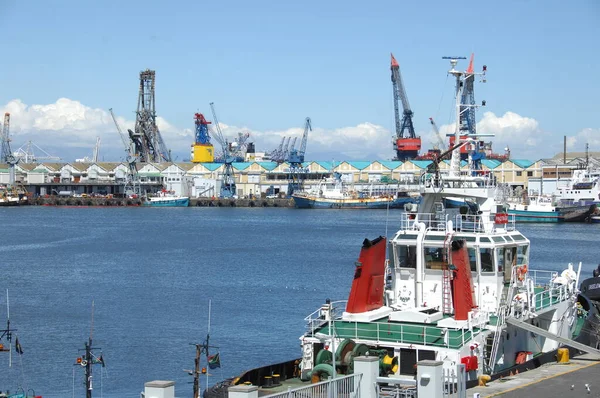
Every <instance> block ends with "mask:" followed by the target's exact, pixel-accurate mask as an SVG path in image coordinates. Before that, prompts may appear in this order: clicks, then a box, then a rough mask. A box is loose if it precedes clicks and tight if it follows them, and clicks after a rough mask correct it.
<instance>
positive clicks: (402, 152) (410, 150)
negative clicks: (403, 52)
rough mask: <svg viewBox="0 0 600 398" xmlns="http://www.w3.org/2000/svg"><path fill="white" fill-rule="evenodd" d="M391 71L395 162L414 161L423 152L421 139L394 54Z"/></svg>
mask: <svg viewBox="0 0 600 398" xmlns="http://www.w3.org/2000/svg"><path fill="white" fill-rule="evenodd" d="M391 56H392V62H391V67H390V69H391V71H392V86H393V89H394V117H395V122H396V138H395V139H394V141H393V143H394V150H395V151H396V158H395V160H401V161H405V160H409V159H414V158H416V157H417V156H418V155H419V151H420V150H421V138H420V137H417V135H416V134H415V127H414V126H413V121H412V117H413V111H412V110H411V109H410V104H409V102H408V97H407V96H406V90H405V89H404V83H403V82H402V75H401V74H400V65H399V64H398V61H396V58H394V54H391ZM399 102H402V108H403V112H402V119H400V107H399Z"/></svg>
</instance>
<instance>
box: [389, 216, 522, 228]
mask: <svg viewBox="0 0 600 398" xmlns="http://www.w3.org/2000/svg"><path fill="white" fill-rule="evenodd" d="M448 219H449V214H447V213H444V214H436V213H402V214H401V215H400V230H402V231H418V229H419V228H418V227H417V225H416V223H423V224H425V227H426V228H427V229H428V230H430V231H445V230H446V224H447V221H448ZM495 221H496V216H495V215H493V214H489V215H485V216H482V215H472V214H457V215H456V217H455V218H454V221H453V222H454V228H455V229H456V230H457V231H463V232H490V233H494V232H506V231H515V230H516V222H515V215H514V214H508V215H507V223H506V224H496V223H495ZM486 226H489V227H488V228H487V229H486Z"/></svg>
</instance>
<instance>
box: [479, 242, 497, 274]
mask: <svg viewBox="0 0 600 398" xmlns="http://www.w3.org/2000/svg"><path fill="white" fill-rule="evenodd" d="M493 250H494V249H486V248H481V249H479V255H480V259H479V261H480V263H481V272H486V273H490V272H491V273H493V272H494V251H493Z"/></svg>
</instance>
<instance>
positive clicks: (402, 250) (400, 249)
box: [393, 245, 417, 268]
mask: <svg viewBox="0 0 600 398" xmlns="http://www.w3.org/2000/svg"><path fill="white" fill-rule="evenodd" d="M393 253H394V255H395V259H394V260H395V261H394V264H396V267H397V268H417V248H416V246H406V245H397V246H395V247H394V251H393Z"/></svg>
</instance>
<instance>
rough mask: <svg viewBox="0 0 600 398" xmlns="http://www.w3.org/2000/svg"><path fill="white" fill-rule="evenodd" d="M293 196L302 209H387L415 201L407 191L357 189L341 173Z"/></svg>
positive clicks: (296, 204) (295, 202)
mask: <svg viewBox="0 0 600 398" xmlns="http://www.w3.org/2000/svg"><path fill="white" fill-rule="evenodd" d="M292 198H293V199H294V204H295V206H296V207H297V208H300V209H386V208H402V207H404V205H405V204H406V203H414V202H415V198H413V197H411V196H410V195H408V193H406V192H399V191H396V192H385V193H374V192H372V191H355V190H353V189H350V188H349V187H348V186H347V185H346V184H344V183H343V181H342V180H341V176H340V175H339V173H334V176H333V177H332V178H329V179H325V180H323V181H321V182H320V183H319V184H318V186H317V187H316V189H313V190H310V191H308V192H294V193H293V194H292Z"/></svg>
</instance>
